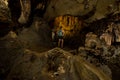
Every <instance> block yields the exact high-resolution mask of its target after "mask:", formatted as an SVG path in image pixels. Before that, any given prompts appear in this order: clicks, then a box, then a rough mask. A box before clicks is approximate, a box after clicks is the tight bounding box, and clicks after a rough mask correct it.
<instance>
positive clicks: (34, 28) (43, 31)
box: [18, 18, 52, 50]
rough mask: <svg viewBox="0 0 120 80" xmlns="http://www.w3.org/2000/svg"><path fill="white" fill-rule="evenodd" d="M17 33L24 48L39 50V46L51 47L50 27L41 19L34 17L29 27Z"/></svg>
mask: <svg viewBox="0 0 120 80" xmlns="http://www.w3.org/2000/svg"><path fill="white" fill-rule="evenodd" d="M18 34H19V35H18V38H19V40H20V41H21V42H22V43H23V44H24V47H25V48H29V49H33V50H34V49H36V48H39V50H41V49H40V48H41V47H45V48H50V47H51V43H52V42H51V38H52V37H51V35H52V33H51V30H50V27H49V26H48V25H47V23H46V22H45V21H44V20H42V19H39V18H35V19H34V21H33V23H32V25H31V27H29V28H23V30H22V31H21V32H19V33H18Z"/></svg>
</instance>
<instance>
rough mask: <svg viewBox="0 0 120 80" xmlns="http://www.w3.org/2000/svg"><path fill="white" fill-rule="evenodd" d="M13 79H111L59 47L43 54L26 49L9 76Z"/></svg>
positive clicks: (9, 78)
mask: <svg viewBox="0 0 120 80" xmlns="http://www.w3.org/2000/svg"><path fill="white" fill-rule="evenodd" d="M86 76H87V77H86ZM13 79H14V80H15V79H17V80H21V79H22V80H30V79H33V80H40V79H42V80H56V79H57V80H111V79H110V78H109V77H108V76H107V75H106V74H105V73H103V72H102V71H101V70H100V69H97V68H96V67H95V66H93V65H91V64H89V63H88V62H86V61H84V60H83V59H81V58H80V57H78V56H72V55H71V54H70V53H68V52H66V51H64V50H61V49H59V48H55V49H52V50H50V51H47V52H44V53H41V54H39V53H36V52H32V51H30V50H25V51H24V55H23V56H22V57H21V58H19V59H18V60H17V61H16V63H15V65H14V67H13V68H12V70H11V72H10V73H9V75H8V77H7V80H13Z"/></svg>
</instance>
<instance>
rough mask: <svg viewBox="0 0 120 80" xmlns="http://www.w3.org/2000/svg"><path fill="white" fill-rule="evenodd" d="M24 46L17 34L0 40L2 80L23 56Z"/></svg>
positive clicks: (10, 34)
mask: <svg viewBox="0 0 120 80" xmlns="http://www.w3.org/2000/svg"><path fill="white" fill-rule="evenodd" d="M22 52H23V45H22V44H21V42H20V41H19V39H18V37H17V35H16V33H15V32H13V31H10V32H9V33H8V35H6V36H5V37H3V38H0V79H2V80H4V79H5V78H6V76H7V75H8V73H9V71H10V70H11V68H12V67H13V64H14V63H15V60H16V59H17V58H18V57H20V56H21V55H22Z"/></svg>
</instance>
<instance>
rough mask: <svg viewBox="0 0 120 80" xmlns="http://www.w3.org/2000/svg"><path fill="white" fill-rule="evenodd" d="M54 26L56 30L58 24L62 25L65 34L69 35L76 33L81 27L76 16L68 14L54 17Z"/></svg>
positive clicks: (58, 26)
mask: <svg viewBox="0 0 120 80" xmlns="http://www.w3.org/2000/svg"><path fill="white" fill-rule="evenodd" d="M54 26H55V29H56V30H58V29H59V28H60V26H62V27H63V29H64V30H65V36H70V37H72V36H74V35H75V34H78V33H79V31H80V30H81V27H82V26H81V21H80V20H79V19H78V17H75V16H70V15H65V16H59V17H56V18H55V22H54Z"/></svg>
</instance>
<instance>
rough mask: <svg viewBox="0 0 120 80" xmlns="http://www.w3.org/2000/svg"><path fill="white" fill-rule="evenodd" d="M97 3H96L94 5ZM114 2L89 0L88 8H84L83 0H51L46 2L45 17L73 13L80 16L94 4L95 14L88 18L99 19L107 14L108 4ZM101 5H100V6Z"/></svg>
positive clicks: (113, 1) (48, 18)
mask: <svg viewBox="0 0 120 80" xmlns="http://www.w3.org/2000/svg"><path fill="white" fill-rule="evenodd" d="M96 4H97V5H96ZM114 4H115V0H111V1H109V0H90V1H89V8H88V9H84V3H83V0H64V1H61V0H52V1H50V3H49V4H48V7H47V10H46V13H45V15H44V16H45V18H46V19H47V20H50V19H52V18H54V17H56V16H59V15H66V14H70V15H74V16H78V15H79V16H82V15H85V14H87V13H88V12H89V11H90V10H91V9H92V8H93V5H96V11H95V14H94V15H93V16H92V17H91V18H90V20H95V19H96V18H97V19H100V18H103V17H105V15H106V14H108V13H109V12H108V10H107V8H108V6H109V5H113V6H114ZM101 6H102V7H101Z"/></svg>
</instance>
